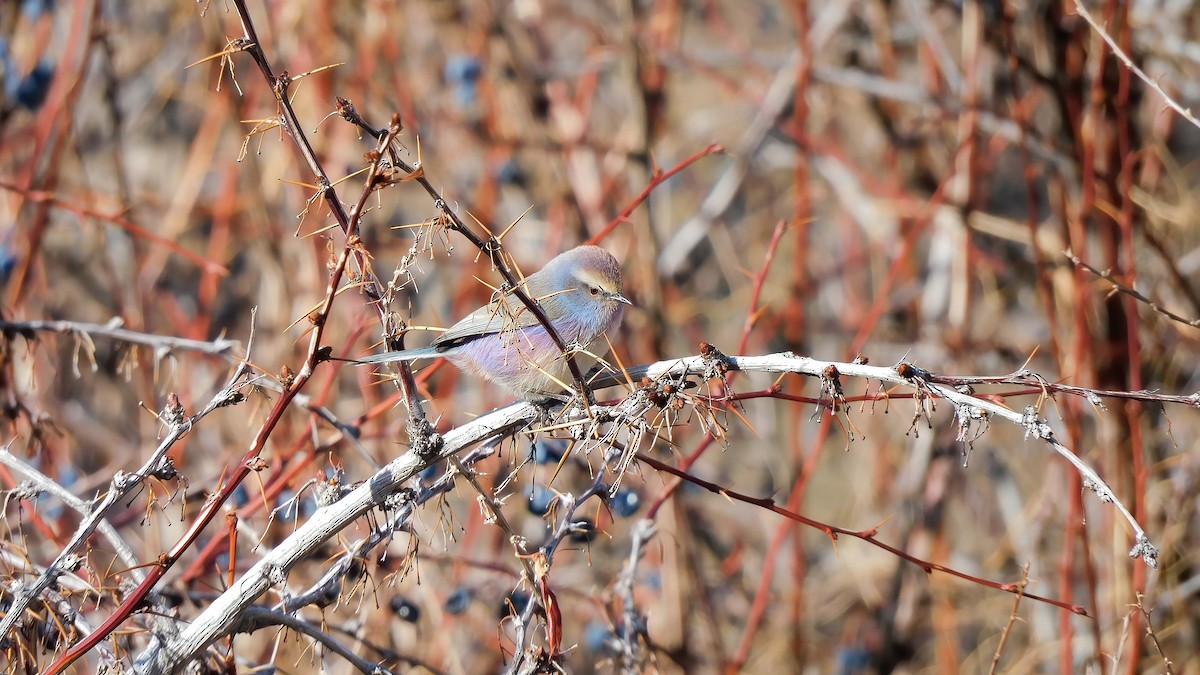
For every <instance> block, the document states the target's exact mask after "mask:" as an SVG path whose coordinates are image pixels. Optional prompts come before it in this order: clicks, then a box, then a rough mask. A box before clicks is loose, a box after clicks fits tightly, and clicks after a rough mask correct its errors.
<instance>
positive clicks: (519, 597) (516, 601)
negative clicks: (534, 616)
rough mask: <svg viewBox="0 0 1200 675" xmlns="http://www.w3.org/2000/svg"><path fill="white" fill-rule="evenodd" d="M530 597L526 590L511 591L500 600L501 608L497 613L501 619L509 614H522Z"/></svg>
mask: <svg viewBox="0 0 1200 675" xmlns="http://www.w3.org/2000/svg"><path fill="white" fill-rule="evenodd" d="M529 601H530V597H529V594H528V593H526V592H525V591H509V593H508V595H506V596H504V599H503V600H501V601H500V608H499V610H498V611H497V612H496V615H497V616H498V617H499V618H500V619H504V618H506V617H509V616H513V615H516V616H520V615H521V614H523V613H524V612H525V607H527V606H528V605H529Z"/></svg>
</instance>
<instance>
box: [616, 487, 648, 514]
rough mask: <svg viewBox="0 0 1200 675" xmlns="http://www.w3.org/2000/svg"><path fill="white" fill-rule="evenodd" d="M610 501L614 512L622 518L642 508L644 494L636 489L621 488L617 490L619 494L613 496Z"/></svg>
mask: <svg viewBox="0 0 1200 675" xmlns="http://www.w3.org/2000/svg"><path fill="white" fill-rule="evenodd" d="M610 503H611V504H612V510H613V512H614V513H616V514H617V515H618V516H621V517H622V518H628V517H629V516H632V515H633V514H635V513H637V512H638V509H639V508H641V506H642V496H641V495H640V494H638V493H637V491H636V490H629V489H626V488H621V489H620V490H617V494H616V495H614V496H613V498H612V500H611V502H610Z"/></svg>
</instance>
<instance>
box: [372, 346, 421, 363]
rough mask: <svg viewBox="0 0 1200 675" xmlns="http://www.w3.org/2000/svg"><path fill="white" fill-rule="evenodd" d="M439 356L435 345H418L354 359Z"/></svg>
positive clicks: (389, 360) (385, 360) (376, 360)
mask: <svg viewBox="0 0 1200 675" xmlns="http://www.w3.org/2000/svg"><path fill="white" fill-rule="evenodd" d="M439 356H442V352H440V351H438V349H437V347H420V348H418V349H405V350H402V351H398V352H384V353H382V354H372V355H371V356H367V357H365V358H361V359H356V360H355V363H392V362H393V361H416V360H418V359H436V358H438V357H439Z"/></svg>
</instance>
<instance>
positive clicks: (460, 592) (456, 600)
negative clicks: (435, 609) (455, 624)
mask: <svg viewBox="0 0 1200 675" xmlns="http://www.w3.org/2000/svg"><path fill="white" fill-rule="evenodd" d="M470 606H471V591H469V590H467V589H466V588H465V587H463V586H459V587H458V588H456V589H454V592H453V593H451V594H450V597H448V598H446V613H447V614H453V615H454V616H458V615H459V614H462V613H463V612H465V611H467V608H468V607H470Z"/></svg>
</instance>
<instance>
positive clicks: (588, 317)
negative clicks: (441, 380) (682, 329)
mask: <svg viewBox="0 0 1200 675" xmlns="http://www.w3.org/2000/svg"><path fill="white" fill-rule="evenodd" d="M525 290H526V292H527V293H529V295H530V297H533V298H535V299H536V300H537V301H538V304H539V305H540V306H541V308H542V311H543V312H544V313H545V314H546V318H548V319H549V320H550V323H551V324H552V325H553V326H554V330H555V332H557V333H558V336H559V337H560V338H562V341H563V342H564V343H565V344H566V345H567V347H568V348H571V347H577V348H578V349H579V351H576V352H575V362H576V363H577V364H578V365H579V367H580V369H581V370H582V371H583V372H586V371H587V370H588V369H589V368H590V367H591V366H592V365H593V364H594V363H595V362H596V357H600V356H603V355H604V354H606V353H607V352H608V341H607V340H606V339H605V338H604V335H605V334H606V333H609V332H610V331H612V330H614V329H615V328H616V327H617V326H618V325H620V323H621V318H622V316H623V315H624V310H625V305H627V304H630V303H629V301H628V300H626V299H625V297H624V296H623V295H621V290H622V289H621V266H620V265H619V264H618V263H617V260H616V258H614V257H613V256H612V254H610V253H609V252H608V251H605V250H604V249H602V248H600V247H598V246H579V247H577V248H573V249H571V250H570V251H567V252H565V253H561V254H559V255H558V256H556V257H555V258H554V259H553V260H551V261H550V262H548V263H546V266H545V267H543V268H542V269H541V270H538V271H537V272H534V273H533V274H530V275H529V276H527V277H526V278H525ZM439 356H444V357H446V358H447V359H449V360H450V362H451V363H453V364H454V365H455V366H457V367H458V368H459V369H460V370H462V371H463V372H467V373H472V374H475V375H480V376H482V377H485V378H487V379H489V380H491V381H492V382H495V383H496V384H498V385H500V386H501V387H504V388H505V389H508V390H510V391H512V392H513V393H515V394H517V395H518V396H520V397H522V398H526V399H534V398H542V397H545V396H547V395H550V394H555V393H559V392H562V391H563V385H564V384H566V385H570V383H571V371H570V369H569V367H568V366H567V362H566V359H565V358H564V357H563V355H562V352H561V351H560V350H559V349H558V347H557V346H556V345H555V344H554V340H553V339H551V337H550V335H549V334H548V333H547V332H546V329H545V327H543V326H542V325H541V324H540V323H538V320H537V317H535V316H534V314H533V312H530V311H529V310H528V309H527V308H526V307H525V306H524V305H522V304H521V302H520V300H517V299H516V298H515V297H513V296H511V295H506V296H504V297H503V298H500V299H499V300H498V301H493V302H491V303H489V304H487V305H484V306H483V307H480V308H479V309H477V310H475V311H474V312H471V313H470V314H469V315H467V317H466V318H464V319H463V320H462V321H459V322H458V323H456V324H454V325H453V326H451V327H450V329H449V330H447V331H446V332H445V333H443V334H442V335H441V337H439V338H438V339H436V340H434V341H433V344H431V345H430V346H428V347H424V348H420V349H406V350H404V351H398V352H387V353H384V354H376V355H374V356H370V357H367V358H365V359H361V360H360V362H361V363H388V362H391V361H415V360H418V359H430V358H437V357H439Z"/></svg>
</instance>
